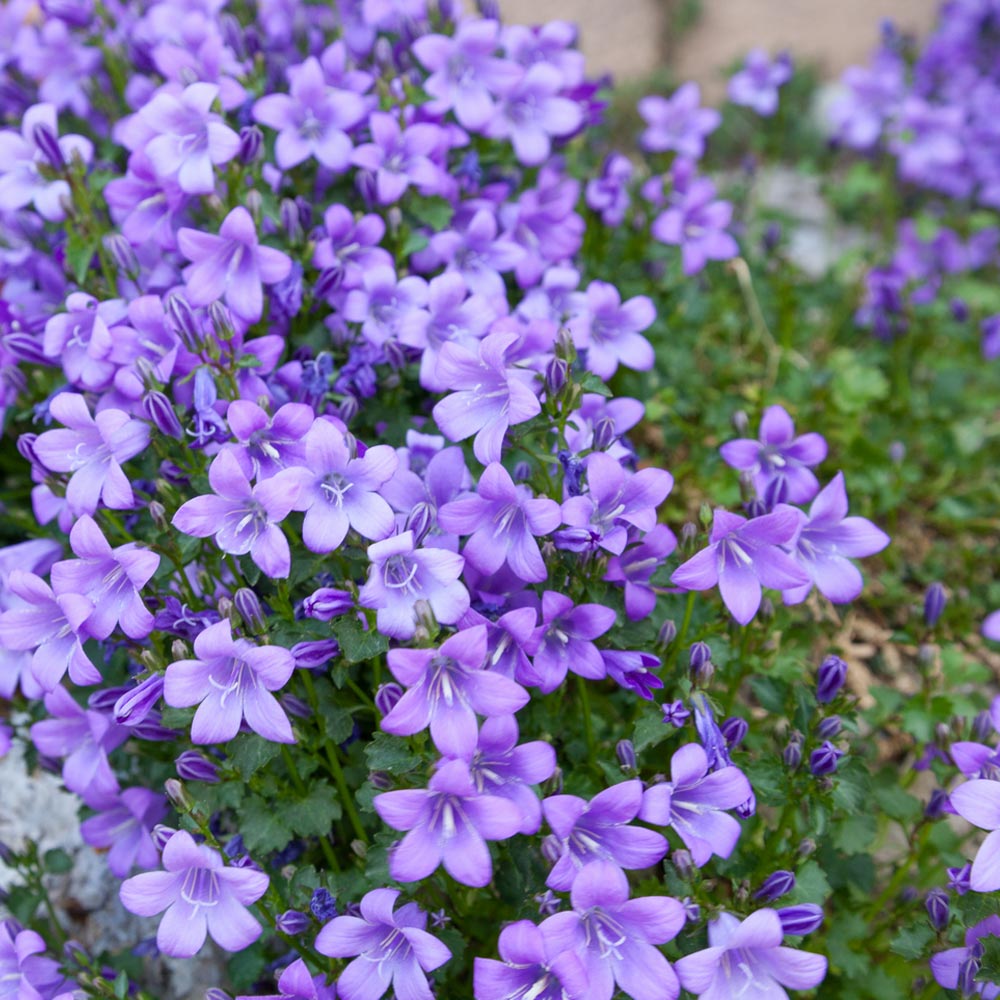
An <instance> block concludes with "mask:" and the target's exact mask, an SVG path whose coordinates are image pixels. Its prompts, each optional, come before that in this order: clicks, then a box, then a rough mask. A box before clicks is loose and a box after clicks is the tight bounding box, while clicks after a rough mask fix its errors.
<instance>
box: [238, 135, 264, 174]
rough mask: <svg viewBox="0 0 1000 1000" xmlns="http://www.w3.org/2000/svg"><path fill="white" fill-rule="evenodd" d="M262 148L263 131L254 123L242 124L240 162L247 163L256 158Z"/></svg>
mask: <svg viewBox="0 0 1000 1000" xmlns="http://www.w3.org/2000/svg"><path fill="white" fill-rule="evenodd" d="M263 148H264V133H263V132H261V130H260V129H259V128H258V127H257V126H256V125H244V126H243V128H241V129H240V152H239V157H240V163H242V164H244V165H249V164H251V163H253V162H254V160H256V159H257V158H258V157H259V156H260V153H261V150H262V149H263Z"/></svg>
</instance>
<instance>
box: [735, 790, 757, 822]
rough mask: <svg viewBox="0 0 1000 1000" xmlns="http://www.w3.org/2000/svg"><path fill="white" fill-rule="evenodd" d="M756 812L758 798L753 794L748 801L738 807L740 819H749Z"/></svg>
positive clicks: (737, 813)
mask: <svg viewBox="0 0 1000 1000" xmlns="http://www.w3.org/2000/svg"><path fill="white" fill-rule="evenodd" d="M756 812H757V796H756V795H754V794H753V792H751V793H750V798H748V799H746V801H744V802H741V803H740V804H739V805H738V806H737V807H736V815H737V816H739V818H740V819H749V818H750V817H751V816H753V815H754V814H755V813H756Z"/></svg>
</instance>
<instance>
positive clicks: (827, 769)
mask: <svg viewBox="0 0 1000 1000" xmlns="http://www.w3.org/2000/svg"><path fill="white" fill-rule="evenodd" d="M843 756H844V751H843V750H840V749H838V748H837V747H835V746H834V745H833V744H832V743H831V742H830V741H829V740H826V741H825V742H824V743H823V745H822V746H821V747H817V748H816V749H815V750H813V752H812V753H811V754H809V770H810V771H812V773H813V774H814V775H816V777H817V778H820V777H823V776H824V775H827V774H833V773H834V772H835V771H836V770H837V767H838V765H839V763H840V758H841V757H843Z"/></svg>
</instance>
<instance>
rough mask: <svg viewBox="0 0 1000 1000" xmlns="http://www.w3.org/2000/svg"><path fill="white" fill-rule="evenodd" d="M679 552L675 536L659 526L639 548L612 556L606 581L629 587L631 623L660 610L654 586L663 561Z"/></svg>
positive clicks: (634, 547) (626, 598) (627, 612)
mask: <svg viewBox="0 0 1000 1000" xmlns="http://www.w3.org/2000/svg"><path fill="white" fill-rule="evenodd" d="M676 548H677V539H676V538H675V537H674V533H673V532H672V531H671V530H670V529H669V528H668V527H667V526H666V525H665V524H658V525H656V526H655V527H654V528H653V530H652V531H650V532H648V533H647V534H646V535H645V536H644V537H643V539H642V541H641V542H640V543H639V544H638V545H633V546H632V548H630V549H626V550H625V551H624V552H622V553H621V555H617V556H612V558H611V559H610V560H609V561H608V570H607V572H606V573H605V574H604V579H605V580H607V581H609V582H610V583H621V584H624V585H625V614H626V615H628V617H629V620H630V621H634V622H637V621H642V619H643V618H646V617H648V615H650V614H651V613H652V610H653V608H654V607H655V606H656V591H655V590H654V589H653V587H652V585H651V584H650V580H651V579H652V577H653V574H654V573H656V571H657V570H658V569H659V568H660V567H661V566H662V565H663V560H664V559H665V558H666V557H667V556H669V555H670V553H671V552H673V551H674V549H676Z"/></svg>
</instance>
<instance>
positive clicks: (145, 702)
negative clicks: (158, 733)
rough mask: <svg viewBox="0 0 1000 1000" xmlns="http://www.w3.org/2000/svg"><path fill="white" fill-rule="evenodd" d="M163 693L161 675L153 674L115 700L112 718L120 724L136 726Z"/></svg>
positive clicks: (147, 714) (146, 715)
mask: <svg viewBox="0 0 1000 1000" xmlns="http://www.w3.org/2000/svg"><path fill="white" fill-rule="evenodd" d="M162 694H163V676H162V675H161V674H154V675H153V676H152V677H147V678H146V679H145V680H144V681H143V682H142V683H141V684H138V685H137V686H136V687H134V688H132V689H131V690H129V691H126V692H125V693H124V694H123V695H121V696H120V697H119V698H118V700H117V701H116V702H115V706H114V719H115V722H117V723H118V725H120V726H137V725H138V724H139V723H140V722H142V721H143V720H144V719H146V718H147V717H148V716H149V713H150V712H151V711H152V710H153V709H154V708H155V707H156V703H157V702H158V701H159V700H160V696H161V695H162Z"/></svg>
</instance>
